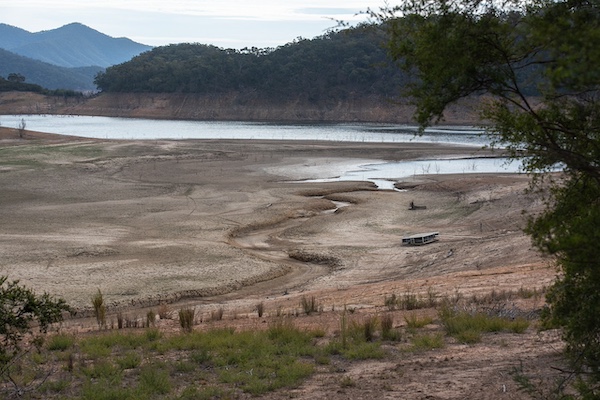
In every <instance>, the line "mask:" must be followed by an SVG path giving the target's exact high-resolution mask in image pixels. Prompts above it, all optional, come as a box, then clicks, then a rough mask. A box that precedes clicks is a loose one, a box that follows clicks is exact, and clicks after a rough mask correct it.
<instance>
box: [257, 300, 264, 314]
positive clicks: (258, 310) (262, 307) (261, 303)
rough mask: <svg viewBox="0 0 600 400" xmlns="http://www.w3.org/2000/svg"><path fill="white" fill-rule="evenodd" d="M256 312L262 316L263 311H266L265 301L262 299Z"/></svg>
mask: <svg viewBox="0 0 600 400" xmlns="http://www.w3.org/2000/svg"><path fill="white" fill-rule="evenodd" d="M256 312H257V314H258V318H262V316H263V313H264V312H265V303H263V302H262V301H261V302H260V303H258V304H257V305H256Z"/></svg>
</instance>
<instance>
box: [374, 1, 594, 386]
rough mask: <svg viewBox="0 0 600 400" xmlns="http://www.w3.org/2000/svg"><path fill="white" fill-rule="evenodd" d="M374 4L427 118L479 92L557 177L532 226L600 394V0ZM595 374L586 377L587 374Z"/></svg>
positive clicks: (554, 318) (409, 90) (531, 163)
mask: <svg viewBox="0 0 600 400" xmlns="http://www.w3.org/2000/svg"><path fill="white" fill-rule="evenodd" d="M404 4H405V5H404V6H399V7H394V8H389V7H388V8H385V9H382V10H380V11H379V12H374V13H373V15H374V16H375V17H376V18H378V19H379V20H380V21H381V22H383V23H384V25H385V27H386V28H387V30H388V33H389V43H388V50H389V53H390V55H391V56H392V58H393V59H394V60H395V61H396V62H397V63H398V64H399V66H400V67H401V68H403V69H404V70H406V71H409V72H411V75H412V79H411V82H410V84H409V85H408V86H407V87H406V92H405V95H407V96H408V97H409V98H410V99H411V101H412V102H413V103H414V105H415V106H416V112H415V118H416V119H417V121H418V122H419V124H420V125H421V127H422V128H424V127H425V126H427V125H429V124H432V123H435V122H437V121H439V120H440V119H442V118H443V112H444V110H445V109H446V108H447V106H448V105H450V104H451V103H454V102H456V101H457V100H459V99H462V98H465V97H471V98H473V97H474V98H477V99H479V102H478V104H479V105H480V112H481V116H482V117H483V118H484V119H485V120H487V121H488V122H489V126H488V128H487V129H488V133H489V134H490V135H491V136H492V138H493V141H494V144H495V145H501V146H503V147H505V148H506V149H507V150H508V151H509V152H510V153H511V154H512V155H513V156H515V157H518V156H522V155H525V156H527V157H525V158H522V161H523V165H524V169H525V170H526V171H527V172H531V173H534V172H540V171H541V172H544V171H549V170H551V169H553V168H554V167H555V166H556V165H560V166H561V167H562V168H563V170H564V173H563V174H561V175H560V176H559V178H555V177H556V175H548V174H545V175H541V174H539V175H535V177H536V178H541V179H534V180H533V184H534V185H536V184H541V183H547V184H548V185H547V186H545V187H546V188H548V187H549V192H550V196H549V197H548V198H547V203H546V210H545V212H543V213H542V214H541V215H538V216H535V217H531V219H530V222H529V225H528V228H527V232H528V233H529V234H530V235H531V236H532V238H533V242H534V243H535V244H536V246H537V247H538V248H539V249H540V250H541V251H543V252H544V253H546V254H549V255H552V256H553V257H554V259H555V260H556V262H557V265H558V266H559V267H560V270H561V274H560V276H559V277H558V278H557V281H556V283H555V285H554V286H553V288H552V289H551V291H550V293H549V295H548V302H549V305H550V310H549V313H548V315H547V318H548V320H549V321H550V322H553V323H554V324H557V325H559V326H561V327H563V328H564V335H565V339H566V341H567V344H568V353H569V354H570V355H571V356H572V360H573V367H574V371H575V372H576V373H578V374H579V376H580V377H582V385H581V386H580V388H585V389H581V393H582V394H585V396H591V397H593V396H598V395H600V318H598V315H600V245H599V243H600V229H599V228H598V227H600V102H599V100H600V97H599V95H600V92H599V88H600V68H598V66H599V65H600V46H598V43H600V2H599V1H582V0H531V1H510V0H507V1H497V0H496V1H493V0H483V1H482V0H463V1H450V0H412V1H408V2H405V3H404ZM583 378H585V379H583Z"/></svg>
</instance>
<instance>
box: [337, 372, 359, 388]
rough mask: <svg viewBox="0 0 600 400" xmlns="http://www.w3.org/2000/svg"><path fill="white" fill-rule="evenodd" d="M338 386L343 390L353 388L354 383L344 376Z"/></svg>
mask: <svg viewBox="0 0 600 400" xmlns="http://www.w3.org/2000/svg"><path fill="white" fill-rule="evenodd" d="M340 386H341V387H343V388H349V387H355V386H356V382H355V381H354V379H352V378H351V377H349V376H348V375H346V376H344V377H343V378H342V379H341V380H340Z"/></svg>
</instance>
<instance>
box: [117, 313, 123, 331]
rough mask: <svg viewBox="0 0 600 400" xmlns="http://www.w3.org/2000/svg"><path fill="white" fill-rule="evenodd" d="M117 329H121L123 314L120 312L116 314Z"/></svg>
mask: <svg viewBox="0 0 600 400" xmlns="http://www.w3.org/2000/svg"><path fill="white" fill-rule="evenodd" d="M117 328H118V329H123V313H122V312H120V311H119V312H118V313H117Z"/></svg>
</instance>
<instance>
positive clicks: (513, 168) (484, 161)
mask: <svg viewBox="0 0 600 400" xmlns="http://www.w3.org/2000/svg"><path fill="white" fill-rule="evenodd" d="M500 172H502V173H518V172H521V163H520V162H518V161H512V160H510V159H507V158H449V159H432V160H415V161H400V162H380V163H373V164H360V165H356V166H354V167H353V168H349V169H348V170H347V171H344V172H342V174H340V175H339V176H336V177H327V178H319V179H307V180H303V181H301V182H340V181H365V182H372V183H374V184H375V185H376V186H377V187H378V188H379V189H383V190H394V183H395V182H396V181H398V180H400V179H402V178H408V177H411V176H415V175H430V174H468V173H500Z"/></svg>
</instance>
